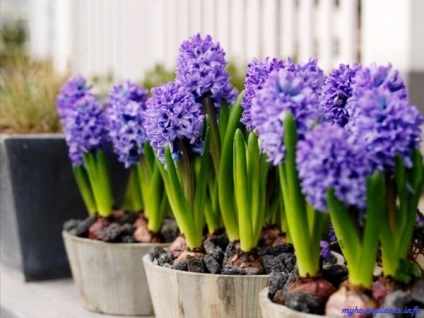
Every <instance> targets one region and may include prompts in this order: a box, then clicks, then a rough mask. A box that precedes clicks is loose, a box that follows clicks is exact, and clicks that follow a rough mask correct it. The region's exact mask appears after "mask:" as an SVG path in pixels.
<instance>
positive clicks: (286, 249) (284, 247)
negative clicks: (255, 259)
mask: <svg viewBox="0 0 424 318" xmlns="http://www.w3.org/2000/svg"><path fill="white" fill-rule="evenodd" d="M281 253H291V254H293V253H294V248H293V245H291V244H280V245H276V246H268V247H265V248H261V249H258V255H259V256H264V255H274V256H277V255H280V254H281Z"/></svg>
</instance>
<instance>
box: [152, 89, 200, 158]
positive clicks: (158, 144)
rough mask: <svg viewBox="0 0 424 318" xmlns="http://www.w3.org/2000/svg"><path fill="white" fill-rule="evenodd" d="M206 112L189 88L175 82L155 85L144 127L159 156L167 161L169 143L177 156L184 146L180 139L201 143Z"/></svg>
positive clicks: (197, 144)
mask: <svg viewBox="0 0 424 318" xmlns="http://www.w3.org/2000/svg"><path fill="white" fill-rule="evenodd" d="M204 117H205V116H204V113H203V110H202V107H201V105H200V104H199V103H197V102H196V101H195V100H194V98H193V95H192V94H191V92H190V91H188V89H187V88H186V87H184V86H182V85H181V84H179V83H176V82H170V83H168V84H165V85H162V86H159V87H156V88H153V89H152V97H151V98H149V99H148V100H147V103H146V113H145V126H144V127H145V131H146V135H147V138H148V139H149V141H150V144H151V146H152V147H153V148H154V149H156V150H157V155H158V158H159V159H160V160H161V162H162V163H165V158H164V154H165V146H166V145H169V147H170V150H171V153H172V155H173V157H174V159H178V158H179V156H180V155H181V151H182V149H181V148H180V147H179V145H178V143H177V141H178V140H188V141H189V143H190V144H191V145H192V146H193V147H196V148H201V147H202V139H201V137H202V133H203V125H204Z"/></svg>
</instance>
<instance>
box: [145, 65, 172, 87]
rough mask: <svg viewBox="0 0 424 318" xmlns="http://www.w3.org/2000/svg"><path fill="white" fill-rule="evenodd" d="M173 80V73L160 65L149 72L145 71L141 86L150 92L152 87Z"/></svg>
mask: <svg viewBox="0 0 424 318" xmlns="http://www.w3.org/2000/svg"><path fill="white" fill-rule="evenodd" d="M174 79H175V71H174V70H170V69H167V68H166V67H165V66H163V65H161V64H156V65H155V66H154V67H153V68H152V69H151V70H149V71H147V73H146V75H145V76H144V79H143V80H142V81H141V86H142V87H144V88H146V89H148V90H150V89H151V88H153V87H156V86H159V85H161V84H165V83H168V82H171V81H173V80H174Z"/></svg>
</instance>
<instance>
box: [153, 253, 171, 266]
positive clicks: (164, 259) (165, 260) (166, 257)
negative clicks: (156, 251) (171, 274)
mask: <svg viewBox="0 0 424 318" xmlns="http://www.w3.org/2000/svg"><path fill="white" fill-rule="evenodd" d="M173 263H174V258H173V257H172V255H170V254H168V253H163V254H161V255H160V256H159V258H158V259H157V264H158V265H159V266H163V265H164V264H169V265H172V264H173Z"/></svg>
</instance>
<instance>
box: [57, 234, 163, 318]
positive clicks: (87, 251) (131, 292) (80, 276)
mask: <svg viewBox="0 0 424 318" xmlns="http://www.w3.org/2000/svg"><path fill="white" fill-rule="evenodd" d="M62 236H63V240H64V242H65V248H66V253H67V255H68V259H69V263H70V265H71V271H72V276H73V278H74V281H75V285H76V286H77V289H78V293H79V296H80V303H81V305H82V306H83V307H85V308H87V309H89V310H92V311H96V312H100V313H105V314H113V315H131V316H153V315H154V311H153V305H152V301H151V298H150V294H149V289H148V285H147V279H146V274H145V271H144V266H143V261H142V258H143V256H144V255H145V254H147V253H148V251H149V248H150V247H151V246H163V247H166V246H169V244H144V243H105V242H101V241H95V240H90V239H86V238H79V237H76V236H73V235H70V234H69V233H68V232H66V231H63V232H62Z"/></svg>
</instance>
